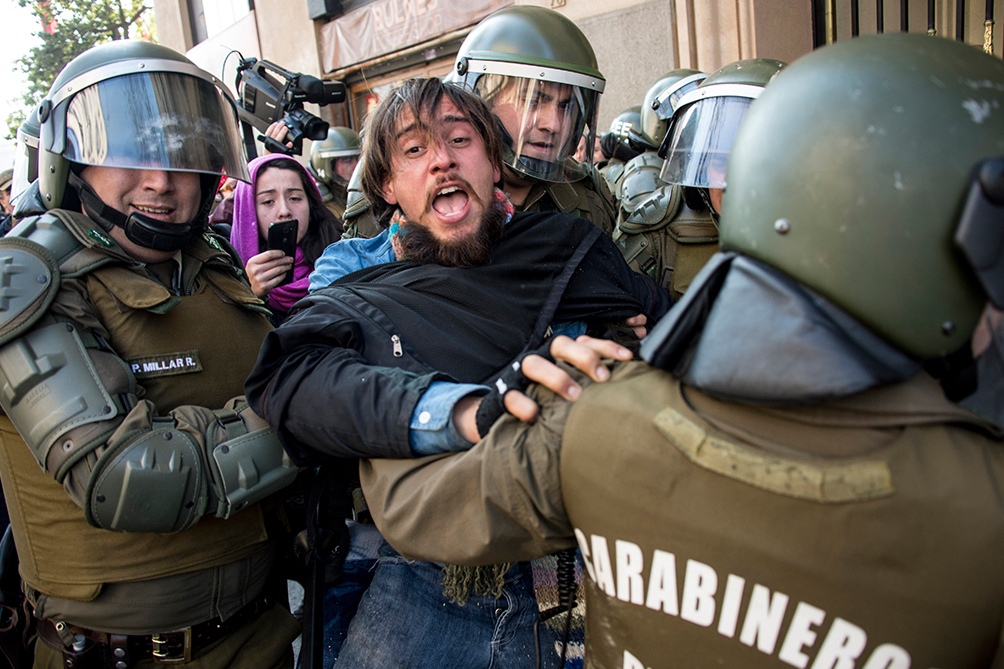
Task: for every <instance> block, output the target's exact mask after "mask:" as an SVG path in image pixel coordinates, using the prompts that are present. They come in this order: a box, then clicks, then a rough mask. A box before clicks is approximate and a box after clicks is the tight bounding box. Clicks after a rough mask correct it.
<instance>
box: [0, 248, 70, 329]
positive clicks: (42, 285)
mask: <svg viewBox="0 0 1004 669" xmlns="http://www.w3.org/2000/svg"><path fill="white" fill-rule="evenodd" d="M59 280H60V276H59V263H58V262H57V261H56V257H55V255H53V254H52V253H51V252H50V251H49V249H47V248H46V247H44V246H42V245H41V244H38V243H36V242H35V241H33V240H31V239H25V238H23V237H17V236H7V237H3V238H2V239H0V286H2V288H0V345H3V344H6V343H7V342H9V341H10V340H12V339H14V338H15V337H18V336H20V335H21V334H22V333H23V332H25V331H26V330H27V329H29V328H30V327H31V326H32V325H34V324H35V322H36V321H37V320H38V319H39V318H41V317H42V315H43V314H45V312H46V311H47V310H48V308H49V305H51V304H52V301H53V299H55V297H56V292H57V291H58V290H59Z"/></svg>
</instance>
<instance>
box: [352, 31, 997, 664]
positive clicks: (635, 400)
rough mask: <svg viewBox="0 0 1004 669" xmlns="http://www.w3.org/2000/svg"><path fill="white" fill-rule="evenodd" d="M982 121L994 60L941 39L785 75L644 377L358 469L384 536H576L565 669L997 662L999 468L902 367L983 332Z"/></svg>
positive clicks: (625, 371)
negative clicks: (580, 628) (582, 647)
mask: <svg viewBox="0 0 1004 669" xmlns="http://www.w3.org/2000/svg"><path fill="white" fill-rule="evenodd" d="M1002 108H1004V64H1002V63H1001V61H1000V60H999V59H997V58H994V57H993V56H990V55H987V54H984V53H982V52H981V51H979V50H976V49H973V48H972V47H970V46H968V45H965V44H961V43H958V42H955V41H952V40H948V39H944V38H939V37H929V36H926V35H917V34H902V33H901V34H885V35H873V36H864V37H859V38H855V39H853V40H846V41H841V42H837V43H835V44H833V45H829V46H826V47H823V48H822V49H818V50H816V51H814V52H812V53H811V54H809V55H807V56H805V57H803V58H802V59H800V60H799V61H796V62H795V63H793V64H792V65H791V67H790V68H786V69H785V71H783V72H782V73H781V74H780V75H779V76H778V77H777V78H776V80H774V82H773V83H771V85H770V86H768V87H767V89H766V90H765V91H764V92H763V94H762V95H761V96H760V97H759V98H758V99H757V100H756V101H755V102H753V103H752V105H750V108H749V112H748V113H747V114H746V117H745V119H744V120H743V123H742V125H741V126H740V128H739V130H738V133H737V135H736V137H735V143H734V146H732V150H731V155H730V159H729V165H728V189H727V191H726V193H725V196H724V199H723V210H722V213H721V220H720V224H721V242H722V248H723V253H721V254H718V255H716V256H715V257H714V258H713V259H712V260H711V261H710V262H709V263H708V265H706V266H705V268H704V270H703V271H702V272H701V273H700V274H699V275H698V277H697V278H696V280H695V282H694V284H693V285H692V286H691V287H690V290H689V291H688V292H687V293H686V294H685V295H684V297H683V299H682V300H681V302H679V303H678V304H677V305H676V306H675V307H674V309H673V311H671V312H670V314H669V316H668V317H667V318H666V319H664V320H663V321H661V322H660V323H659V325H657V326H656V328H655V329H654V330H653V331H652V333H651V334H650V335H649V337H648V338H647V339H646V341H645V344H644V346H643V349H642V354H643V356H644V357H645V359H646V360H647V361H648V362H649V363H650V365H646V364H644V363H641V362H632V363H627V364H625V365H621V366H619V367H616V368H615V369H614V370H613V373H612V378H611V380H610V381H608V382H607V383H604V384H598V385H592V386H590V387H587V388H585V390H584V391H583V393H582V396H581V397H580V399H579V400H578V401H577V402H576V403H575V404H571V405H569V404H568V403H566V402H563V401H560V400H556V399H555V398H554V396H553V395H550V394H544V393H538V394H537V395H536V396H537V398H538V399H539V400H540V401H541V403H542V411H541V414H540V415H539V416H538V420H537V424H535V425H533V426H525V425H517V424H516V423H517V422H516V421H513V420H512V419H511V418H510V417H503V418H502V419H501V421H500V422H498V423H496V424H495V426H494V427H493V430H492V432H491V434H490V435H489V436H488V437H487V439H486V440H484V441H482V442H481V443H480V444H478V445H477V446H475V447H474V449H472V450H471V451H469V452H467V453H464V454H459V455H451V456H447V457H445V458H442V459H440V460H437V461H431V460H430V461H426V462H423V463H416V464H414V465H413V466H412V467H411V468H410V471H404V470H405V469H409V468H408V463H397V462H386V463H377V462H374V463H373V468H372V470H366V471H364V474H365V476H364V479H365V480H364V487H365V488H366V496H367V500H369V502H370V511H371V512H372V513H373V514H374V518H375V519H376V521H377V522H378V523H379V525H380V528H381V530H382V531H383V532H384V535H385V536H386V537H387V539H388V540H389V541H390V542H391V543H392V544H393V545H394V546H395V547H396V548H397V549H398V550H400V551H401V552H402V553H403V554H405V555H408V556H410V557H418V558H421V559H433V560H459V561H464V562H470V563H477V562H479V561H483V560H500V559H505V560H513V559H523V558H526V557H530V556H532V555H534V554H535V553H537V552H543V551H546V550H553V549H555V548H560V547H561V546H563V545H567V543H568V542H570V541H572V537H575V538H576V539H577V542H578V544H579V546H580V547H581V549H582V552H583V554H584V555H585V556H586V565H587V571H588V573H589V579H588V580H589V584H590V585H589V587H588V589H587V594H588V596H589V601H588V611H589V613H588V616H587V619H586V625H587V633H586V644H587V647H586V658H587V660H586V663H587V666H596V667H609V666H621V667H626V668H635V667H652V668H653V669H654V668H656V667H668V666H677V665H678V664H679V662H680V660H681V658H685V660H684V661H685V663H686V665H687V666H688V667H698V668H703V667H720V666H736V667H739V666H741V667H754V668H761V667H762V668H768V667H770V668H774V667H777V668H780V667H788V666H805V667H808V666H816V667H822V666H825V667H837V666H841V667H852V666H854V667H938V666H953V667H960V668H963V669H985V668H987V667H991V666H998V665H999V663H1000V660H1001V658H1002V657H1004V648H1002V646H1001V643H1002V642H1001V636H1000V631H1001V628H1002V624H1004V572H1002V571H1001V569H1000V565H999V558H998V556H999V555H1000V554H1001V552H1002V551H1004V503H1002V499H1001V495H1000V490H1001V487H1002V484H1004V443H1002V437H1001V432H1000V429H999V428H998V427H996V426H995V425H994V424H992V423H991V422H990V421H988V420H985V419H983V418H981V417H979V416H977V415H976V414H974V413H971V412H969V411H967V410H965V409H963V408H961V407H959V406H957V405H955V404H953V403H951V402H950V401H948V400H947V399H946V397H945V396H944V394H943V392H942V390H941V387H940V386H939V384H938V383H937V382H936V380H935V379H934V378H932V376H930V375H929V374H928V373H927V371H926V369H931V368H933V367H932V364H933V363H942V364H948V365H950V360H951V358H952V357H953V354H954V353H955V352H956V351H958V350H959V349H964V348H966V347H968V346H969V339H970V336H971V335H972V333H973V331H974V328H975V326H976V324H977V321H978V319H979V318H980V314H981V312H982V311H983V309H984V305H985V303H986V302H987V301H989V302H991V303H993V304H994V305H995V306H996V307H997V308H1000V307H1002V306H1004V282H1002V281H1001V278H1000V277H1001V276H1002V267H1004V257H1002V255H1001V249H1002V248H1004V228H1002V227H1001V224H1000V223H1001V211H1002V208H1004V114H1001V113H1000V111H999V110H1000V109H1002ZM779 156H783V159H779ZM381 465H382V466H381ZM471 481H475V483H473V484H472V483H471ZM405 482H406V483H405ZM402 483H404V485H401V484H402ZM474 500H476V502H475V501H474ZM468 502H470V503H468ZM440 504H445V505H448V507H449V508H450V509H451V511H452V512H451V513H450V514H448V517H446V518H444V515H443V514H437V513H436V509H437V508H441V507H439V506H438V505H440ZM439 523H442V525H440V524H439ZM485 527H489V528H491V529H490V530H489V531H487V532H486V531H484V530H483V528H485ZM447 528H448V529H447ZM457 528H471V530H470V532H469V533H468V532H457Z"/></svg>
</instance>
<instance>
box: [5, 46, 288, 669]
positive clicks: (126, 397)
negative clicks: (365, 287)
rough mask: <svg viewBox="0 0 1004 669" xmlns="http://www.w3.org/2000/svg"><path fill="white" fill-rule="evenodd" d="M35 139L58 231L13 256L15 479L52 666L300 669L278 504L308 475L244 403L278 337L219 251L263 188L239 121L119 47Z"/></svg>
mask: <svg viewBox="0 0 1004 669" xmlns="http://www.w3.org/2000/svg"><path fill="white" fill-rule="evenodd" d="M125 100H128V101H129V104H123V101H125ZM38 121H39V123H40V136H39V144H38V156H37V157H38V192H39V196H40V201H41V202H42V203H44V207H45V209H46V210H45V211H44V212H42V213H39V214H35V215H29V216H26V217H25V218H24V219H23V220H22V221H21V222H20V223H19V225H18V226H17V227H16V229H15V230H14V231H12V233H11V234H10V235H8V236H7V237H5V238H4V239H3V240H0V257H2V258H3V266H4V267H6V268H7V269H6V270H5V276H6V279H5V281H6V282H7V285H8V286H9V288H10V292H9V297H10V299H9V301H8V302H7V305H6V308H5V311H4V314H5V316H4V318H3V322H2V324H0V377H2V379H3V385H4V386H5V387H7V388H8V389H9V392H7V393H5V394H4V395H3V398H2V399H0V405H2V407H3V410H4V413H5V414H6V415H5V416H4V417H3V418H2V419H0V440H2V445H3V447H2V448H0V453H2V455H0V477H2V480H3V487H4V490H5V492H6V495H7V499H8V502H9V507H10V515H11V526H12V529H13V532H14V538H15V541H16V544H17V549H18V553H19V556H20V564H21V575H22V577H23V579H24V590H25V593H26V596H27V599H28V601H29V602H30V604H31V605H32V606H33V607H34V612H35V614H36V616H37V617H38V618H39V635H40V641H39V642H38V643H37V644H36V652H35V666H36V667H52V668H54V667H67V666H74V667H109V668H111V667H116V668H117V667H132V666H135V665H136V664H137V663H141V662H149V661H150V660H154V661H159V662H170V663H176V664H179V665H183V666H192V667H291V666H292V649H291V645H290V643H291V641H292V639H293V638H294V637H295V636H296V634H297V633H298V626H297V624H296V622H295V620H294V619H293V618H292V616H291V615H290V614H289V612H288V611H287V610H285V609H284V607H283V606H280V605H279V604H277V603H276V598H275V596H274V594H275V593H276V592H277V591H276V589H275V587H276V584H274V583H273V573H274V568H273V567H274V564H275V562H276V557H277V548H278V540H279V539H280V538H281V537H283V531H282V527H283V523H282V522H281V515H280V511H279V509H278V508H277V505H276V503H275V500H274V496H273V495H272V493H274V492H275V491H277V490H279V489H280V488H282V487H284V486H285V485H286V484H287V483H289V482H290V481H291V480H292V478H293V477H294V476H295V474H296V469H295V467H293V466H292V465H291V463H290V462H289V460H288V458H287V457H286V456H285V454H284V452H283V451H282V449H281V447H280V446H279V444H278V440H277V439H276V437H275V435H274V433H273V431H272V430H271V428H269V427H268V425H266V424H265V423H264V421H262V420H261V419H260V418H258V417H257V416H255V415H254V414H253V413H252V412H251V411H250V410H249V409H248V408H247V404H246V402H244V399H243V397H242V396H241V394H242V384H243V381H244V378H245V376H246V375H247V373H248V371H249V370H250V368H251V367H252V365H253V363H254V361H255V358H256V356H257V352H258V348H259V346H260V343H261V340H262V338H263V337H264V335H265V333H266V332H267V330H268V329H269V325H268V321H267V318H266V311H265V309H264V305H263V304H262V303H261V301H260V300H258V299H257V298H256V297H255V296H254V295H253V294H252V293H251V291H250V288H248V286H247V284H246V280H245V279H244V277H243V273H242V270H241V267H240V265H239V264H237V263H235V261H234V258H233V257H232V256H231V255H230V254H229V253H228V252H227V250H226V249H225V247H224V245H223V244H221V242H220V240H219V239H218V238H216V237H214V236H211V235H208V234H206V233H205V225H206V220H207V214H208V212H209V208H210V206H211V204H212V202H213V196H214V194H215V186H216V184H217V183H218V182H219V180H220V177H221V175H230V176H235V177H238V178H241V179H246V178H247V171H246V165H245V162H246V161H245V158H244V156H243V153H242V143H241V141H240V137H239V135H238V132H237V121H236V108H235V105H234V102H233V99H232V98H231V97H230V95H229V93H228V92H227V91H226V88H225V87H224V86H222V85H221V84H220V83H219V82H218V81H217V80H216V79H215V78H214V77H212V75H210V74H208V73H207V72H204V71H203V70H201V69H199V68H198V67H196V66H195V65H194V64H193V63H192V62H191V61H189V60H188V59H186V58H185V57H183V56H182V55H180V54H178V53H176V52H174V51H172V50H170V49H167V48H165V47H161V46H158V45H155V44H150V43H146V42H140V41H131V40H126V41H116V42H110V43H107V44H103V45H100V46H96V47H93V48H92V49H90V50H88V51H86V52H84V53H83V54H81V55H80V56H78V57H76V58H75V59H73V60H72V61H71V62H70V63H69V64H68V65H67V66H66V67H65V68H64V69H63V70H62V71H61V72H60V74H59V75H58V76H57V77H56V79H55V81H54V82H53V84H52V88H51V90H50V91H49V94H48V96H47V97H46V98H45V99H44V100H43V102H42V103H41V105H40V107H39V108H38ZM250 472H253V474H252V475H251V476H248V474H249V473H250ZM281 583H282V584H281V585H279V586H277V587H280V588H282V590H283V591H284V585H285V581H282V582H281Z"/></svg>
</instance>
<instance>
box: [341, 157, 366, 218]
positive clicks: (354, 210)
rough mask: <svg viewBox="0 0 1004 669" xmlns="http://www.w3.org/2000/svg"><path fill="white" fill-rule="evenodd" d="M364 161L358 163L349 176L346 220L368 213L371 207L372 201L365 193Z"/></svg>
mask: <svg viewBox="0 0 1004 669" xmlns="http://www.w3.org/2000/svg"><path fill="white" fill-rule="evenodd" d="M362 174H363V161H361V160H360V161H359V162H358V163H357V164H356V168H355V169H354V170H352V176H351V177H349V185H348V186H347V187H346V200H345V216H344V218H345V219H346V220H348V219H352V218H356V217H357V216H361V215H362V214H364V213H366V212H367V211H369V209H370V201H369V200H368V199H366V194H365V193H363V179H362Z"/></svg>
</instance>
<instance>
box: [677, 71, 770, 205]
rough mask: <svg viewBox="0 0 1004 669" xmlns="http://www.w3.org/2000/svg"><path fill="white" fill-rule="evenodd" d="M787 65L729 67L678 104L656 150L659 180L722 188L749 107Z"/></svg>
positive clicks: (685, 184) (686, 95) (712, 75)
mask: <svg viewBox="0 0 1004 669" xmlns="http://www.w3.org/2000/svg"><path fill="white" fill-rule="evenodd" d="M784 67H785V63H783V62H781V61H779V60H773V59H770V58H751V59H748V60H740V61H736V62H734V63H730V64H728V65H726V66H725V67H722V68H721V69H719V70H716V71H715V72H714V73H712V74H710V75H709V76H708V77H707V78H706V79H704V81H702V82H701V83H700V84H699V85H698V86H697V88H695V89H693V90H691V91H690V92H689V93H686V94H685V95H683V96H682V97H680V98H679V100H678V101H677V106H676V108H675V110H674V114H673V118H672V120H671V122H670V127H669V130H668V132H667V133H666V137H665V139H663V142H662V146H660V147H659V155H660V156H661V157H663V158H665V159H666V162H665V163H664V164H663V168H662V179H663V181H666V182H668V183H672V184H679V185H681V186H692V187H697V188H710V189H722V188H725V164H726V162H727V161H728V158H729V152H730V151H731V150H732V142H733V140H734V139H735V136H736V129H737V128H738V127H739V124H740V122H741V121H742V120H743V116H745V114H746V110H747V109H749V106H750V103H752V102H753V100H755V99H756V98H757V97H758V96H759V95H760V93H761V92H763V89H764V87H765V86H766V85H767V84H768V83H769V82H770V81H771V80H772V79H773V78H774V77H775V76H776V75H777V73H778V72H780V71H781V70H782V69H783V68H784Z"/></svg>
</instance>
